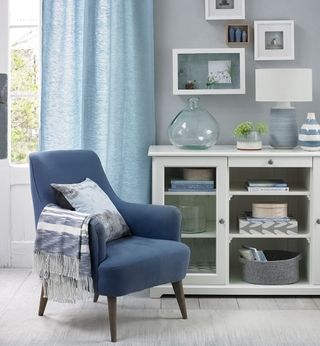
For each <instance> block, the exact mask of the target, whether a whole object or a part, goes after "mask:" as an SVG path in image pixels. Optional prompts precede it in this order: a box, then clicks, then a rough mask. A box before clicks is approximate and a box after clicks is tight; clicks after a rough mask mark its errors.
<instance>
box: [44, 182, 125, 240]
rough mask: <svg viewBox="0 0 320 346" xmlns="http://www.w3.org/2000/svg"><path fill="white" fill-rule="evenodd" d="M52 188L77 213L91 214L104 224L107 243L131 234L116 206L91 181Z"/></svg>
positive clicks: (54, 185) (55, 185)
mask: <svg viewBox="0 0 320 346" xmlns="http://www.w3.org/2000/svg"><path fill="white" fill-rule="evenodd" d="M51 186H52V187H53V188H54V189H56V190H57V191H59V192H61V193H62V194H63V195H64V197H65V198H66V200H67V201H68V202H69V203H70V205H71V206H72V207H73V208H74V209H75V210H76V211H79V212H83V213H88V214H91V215H92V216H93V217H94V218H95V219H96V220H97V221H99V222H100V223H101V224H103V226H104V229H105V232H106V241H111V240H114V239H118V238H121V237H123V236H126V235H129V234H130V230H129V227H128V225H127V224H126V222H125V220H124V219H123V217H122V215H121V214H120V213H119V211H118V210H117V208H116V207H115V205H114V204H113V203H112V201H111V200H110V198H109V197H108V196H107V195H106V194H105V192H104V191H103V190H102V189H101V188H100V187H99V186H98V185H97V184H96V183H95V182H94V181H92V180H91V179H89V178H87V179H86V180H84V181H82V182H81V183H78V184H51Z"/></svg>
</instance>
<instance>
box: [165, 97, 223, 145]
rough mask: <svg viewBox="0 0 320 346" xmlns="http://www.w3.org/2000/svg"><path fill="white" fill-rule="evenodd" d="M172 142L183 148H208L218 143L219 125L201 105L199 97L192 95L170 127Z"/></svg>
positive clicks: (169, 132) (169, 133)
mask: <svg viewBox="0 0 320 346" xmlns="http://www.w3.org/2000/svg"><path fill="white" fill-rule="evenodd" d="M168 135H169V139H170V142H171V143H172V144H173V145H175V146H177V147H179V148H182V149H207V148H210V147H211V146H212V145H214V144H216V143H217V140H218V137H219V125H218V122H217V121H216V119H215V118H214V117H213V116H212V115H211V114H210V113H209V112H208V111H207V110H205V109H204V108H202V107H200V106H199V97H190V98H189V99H188V106H187V107H186V108H184V109H183V110H182V111H180V112H179V113H178V115H177V116H176V117H175V118H174V119H173V121H172V123H171V124H170V126H169V128H168Z"/></svg>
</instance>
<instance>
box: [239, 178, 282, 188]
mask: <svg viewBox="0 0 320 346" xmlns="http://www.w3.org/2000/svg"><path fill="white" fill-rule="evenodd" d="M246 185H247V186H249V187H288V184H287V183H286V182H285V181H284V180H283V179H250V180H248V181H247V182H246Z"/></svg>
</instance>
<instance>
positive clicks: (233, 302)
mask: <svg viewBox="0 0 320 346" xmlns="http://www.w3.org/2000/svg"><path fill="white" fill-rule="evenodd" d="M39 294H40V283H39V281H38V279H37V277H36V276H35V275H34V274H32V273H31V271H30V270H18V269H0V345H1V346H2V345H3V346H4V345H5V346H7V345H8V346H9V345H12V346H20V345H107V344H109V340H110V336H109V326H108V318H107V299H106V297H100V298H99V302H98V303H97V304H94V303H92V302H86V303H83V304H77V305H71V304H58V303H51V302H48V305H47V308H46V312H45V316H44V317H38V316H37V309H38V302H39ZM187 308H188V313H189V319H188V320H186V321H184V320H182V319H181V318H180V312H179V310H178V306H177V303H176V300H175V299H174V298H169V297H165V298H162V299H151V298H149V297H148V291H143V292H139V293H136V294H132V295H129V296H126V297H122V298H120V299H119V301H118V340H119V341H118V343H117V344H118V345H155V344H157V346H158V345H199V346H200V345H201V346H202V345H217V346H224V345H226V346H228V345H232V346H233V345H235V346H243V345H244V346H246V345H249V346H251V345H252V346H258V345H270V346H271V345H272V346H274V345H281V346H282V345H290V346H292V345H297V346H303V345H306V346H312V345H320V327H319V326H320V299H319V298H305V297H289V298H287V297H281V298H278V297H266V298H263V297H262V298H261V297H253V298H251V297H239V298H235V297H201V298H195V297H191V298H187ZM110 344H111V343H110Z"/></svg>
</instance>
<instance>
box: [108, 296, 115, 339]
mask: <svg viewBox="0 0 320 346" xmlns="http://www.w3.org/2000/svg"><path fill="white" fill-rule="evenodd" d="M108 310H109V324H110V334H111V341H112V342H116V341H117V297H108Z"/></svg>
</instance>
